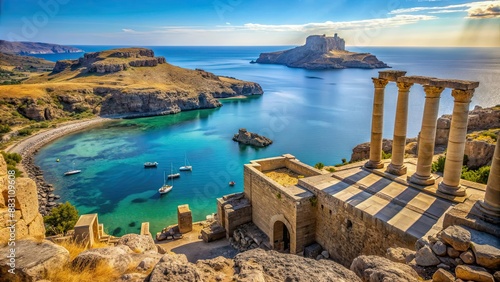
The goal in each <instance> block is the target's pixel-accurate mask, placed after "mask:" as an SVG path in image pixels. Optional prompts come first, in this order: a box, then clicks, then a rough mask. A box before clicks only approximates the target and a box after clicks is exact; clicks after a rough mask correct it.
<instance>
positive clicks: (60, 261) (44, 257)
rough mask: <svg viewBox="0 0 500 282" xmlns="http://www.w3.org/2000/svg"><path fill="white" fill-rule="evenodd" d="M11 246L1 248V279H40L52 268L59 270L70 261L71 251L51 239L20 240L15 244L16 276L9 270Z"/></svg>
mask: <svg viewBox="0 0 500 282" xmlns="http://www.w3.org/2000/svg"><path fill="white" fill-rule="evenodd" d="M10 248H12V247H11V246H5V247H3V248H1V249H0V253H1V254H2V256H1V257H0V281H16V279H18V280H17V281H28V282H31V281H38V280H40V279H41V278H42V277H43V275H45V274H46V273H47V271H48V270H49V269H50V270H54V269H55V270H57V269H60V268H62V267H63V265H64V264H66V263H67V262H68V261H69V252H68V251H67V250H66V249H65V248H63V247H61V246H58V245H56V244H54V243H52V242H50V241H46V240H43V241H41V242H35V241H32V240H19V241H16V245H15V249H16V252H15V256H16V258H15V277H13V276H12V274H11V273H9V272H8V270H9V269H10V268H11V267H10V265H9V263H10V261H9V260H10V258H7V256H8V254H9V253H10Z"/></svg>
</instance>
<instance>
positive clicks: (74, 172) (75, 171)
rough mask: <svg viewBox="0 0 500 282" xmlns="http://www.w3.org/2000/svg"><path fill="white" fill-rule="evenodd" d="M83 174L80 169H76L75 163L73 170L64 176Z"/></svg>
mask: <svg viewBox="0 0 500 282" xmlns="http://www.w3.org/2000/svg"><path fill="white" fill-rule="evenodd" d="M80 172H82V171H81V170H79V169H75V163H73V167H72V168H71V170H68V171H66V172H65V173H64V175H72V174H77V173H80Z"/></svg>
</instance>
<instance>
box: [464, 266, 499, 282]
mask: <svg viewBox="0 0 500 282" xmlns="http://www.w3.org/2000/svg"><path fill="white" fill-rule="evenodd" d="M455 276H456V277H457V278H459V279H462V280H465V281H467V280H472V281H476V282H495V280H494V278H493V275H491V274H489V273H488V272H487V271H486V269H484V268H482V267H478V266H472V265H459V266H457V268H455Z"/></svg>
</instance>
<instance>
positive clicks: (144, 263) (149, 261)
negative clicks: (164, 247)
mask: <svg viewBox="0 0 500 282" xmlns="http://www.w3.org/2000/svg"><path fill="white" fill-rule="evenodd" d="M157 262H158V261H157V260H156V259H154V258H150V257H147V258H144V259H143V260H141V262H140V263H139V265H138V266H137V269H139V270H143V271H144V270H148V269H150V268H152V267H153V266H154V265H155V264H156V263H157Z"/></svg>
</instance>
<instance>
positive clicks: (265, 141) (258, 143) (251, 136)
mask: <svg viewBox="0 0 500 282" xmlns="http://www.w3.org/2000/svg"><path fill="white" fill-rule="evenodd" d="M233 140H234V141H236V142H238V143H241V144H245V145H251V146H255V147H266V146H269V145H271V144H272V143H273V141H272V140H271V139H269V138H267V137H265V136H261V135H258V134H256V133H253V132H248V131H247V130H246V129H245V128H240V129H239V130H238V133H236V134H235V135H234V136H233Z"/></svg>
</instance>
